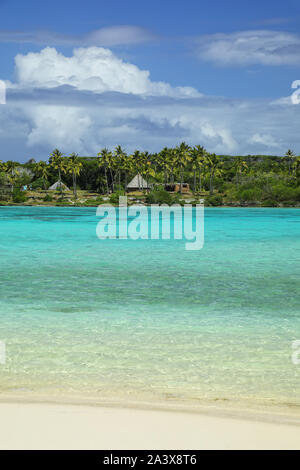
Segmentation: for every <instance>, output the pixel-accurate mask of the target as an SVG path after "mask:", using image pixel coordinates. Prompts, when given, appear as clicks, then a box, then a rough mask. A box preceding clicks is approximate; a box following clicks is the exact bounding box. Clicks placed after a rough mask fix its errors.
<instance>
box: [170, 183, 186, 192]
mask: <svg viewBox="0 0 300 470" xmlns="http://www.w3.org/2000/svg"><path fill="white" fill-rule="evenodd" d="M165 190H166V191H170V192H174V193H180V183H170V184H166V185H165ZM181 192H182V193H189V192H190V185H189V184H188V183H182V190H181Z"/></svg>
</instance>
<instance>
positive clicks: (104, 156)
mask: <svg viewBox="0 0 300 470" xmlns="http://www.w3.org/2000/svg"><path fill="white" fill-rule="evenodd" d="M97 156H98V167H99V168H102V167H103V168H104V174H105V183H106V193H107V194H108V193H109V184H108V176H107V169H108V167H109V159H110V156H111V152H109V150H108V149H107V148H104V149H102V150H101V152H99V153H98V155H97Z"/></svg>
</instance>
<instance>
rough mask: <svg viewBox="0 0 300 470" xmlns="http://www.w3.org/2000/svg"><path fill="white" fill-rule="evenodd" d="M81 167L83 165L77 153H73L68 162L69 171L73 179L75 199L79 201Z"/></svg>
mask: <svg viewBox="0 0 300 470" xmlns="http://www.w3.org/2000/svg"><path fill="white" fill-rule="evenodd" d="M81 167H82V163H81V161H80V160H79V157H78V155H77V153H72V154H71V155H70V157H69V161H68V170H69V172H70V173H71V174H72V177H73V192H74V197H75V199H77V176H79V175H80V171H81Z"/></svg>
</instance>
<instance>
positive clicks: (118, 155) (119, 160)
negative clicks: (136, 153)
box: [114, 145, 126, 190]
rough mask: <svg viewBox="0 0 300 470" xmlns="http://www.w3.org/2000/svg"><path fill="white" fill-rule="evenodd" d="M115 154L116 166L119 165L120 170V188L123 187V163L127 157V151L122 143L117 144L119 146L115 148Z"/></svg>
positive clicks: (118, 169)
mask: <svg viewBox="0 0 300 470" xmlns="http://www.w3.org/2000/svg"><path fill="white" fill-rule="evenodd" d="M114 156H115V160H116V166H117V171H118V177H119V190H120V189H121V171H122V164H123V161H124V158H126V153H125V152H124V150H123V149H122V147H121V145H117V147H116V148H115V152H114Z"/></svg>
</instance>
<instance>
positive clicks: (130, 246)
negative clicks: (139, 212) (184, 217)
mask: <svg viewBox="0 0 300 470" xmlns="http://www.w3.org/2000/svg"><path fill="white" fill-rule="evenodd" d="M98 220H99V219H98V218H97V217H96V211H95V209H94V208H60V207H58V208H46V207H40V208H39V207H3V208H0V259H1V278H0V294H1V295H0V340H2V341H5V343H6V350H7V361H6V364H5V365H0V397H1V394H2V395H11V396H13V395H14V394H23V395H24V396H28V397H31V396H35V395H38V394H41V395H48V396H55V397H68V396H73V395H76V396H82V397H93V399H96V400H99V401H101V400H102V399H103V400H104V399H107V398H109V397H113V398H114V399H115V400H118V399H120V400H124V399H125V400H126V399H128V400H145V399H147V400H150V401H156V400H157V401H159V400H169V401H170V400H182V401H185V402H189V401H194V402H199V403H201V402H207V401H215V400H229V401H230V402H236V403H237V402H253V403H258V402H259V403H273V404H293V405H300V365H298V366H296V365H294V364H293V363H292V360H291V355H292V347H291V343H292V341H294V340H296V339H300V296H299V287H300V263H299V259H300V210H298V209H236V208H234V209H229V208H224V209H223V208H216V209H214V208H208V209H205V245H204V248H203V249H202V250H200V251H186V250H185V249H184V242H182V241H174V240H170V241H162V240H152V241H151V240H137V241H132V240H105V241H103V240H99V239H97V237H96V234H95V231H96V225H97V223H98Z"/></svg>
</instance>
